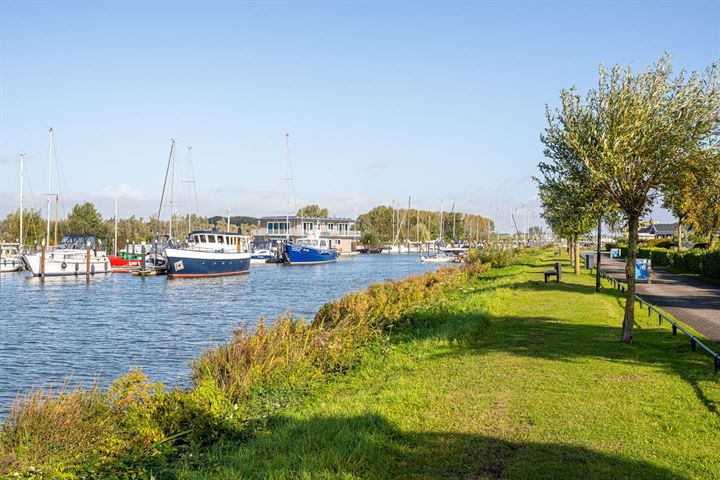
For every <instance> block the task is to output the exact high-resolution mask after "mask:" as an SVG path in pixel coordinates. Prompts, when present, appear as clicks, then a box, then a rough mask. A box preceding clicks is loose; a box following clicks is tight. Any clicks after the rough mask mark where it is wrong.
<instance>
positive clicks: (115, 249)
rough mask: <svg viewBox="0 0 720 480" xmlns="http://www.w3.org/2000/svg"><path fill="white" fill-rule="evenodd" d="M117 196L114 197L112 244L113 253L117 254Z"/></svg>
mask: <svg viewBox="0 0 720 480" xmlns="http://www.w3.org/2000/svg"><path fill="white" fill-rule="evenodd" d="M117 215H118V212H117V197H115V238H114V244H113V255H117V231H118V217H117Z"/></svg>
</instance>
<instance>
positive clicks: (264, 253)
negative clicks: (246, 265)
mask: <svg viewBox="0 0 720 480" xmlns="http://www.w3.org/2000/svg"><path fill="white" fill-rule="evenodd" d="M273 258H275V255H274V254H273V252H272V251H271V250H269V249H267V248H261V249H258V250H253V252H252V255H251V256H250V265H263V264H266V263H268V260H271V259H273Z"/></svg>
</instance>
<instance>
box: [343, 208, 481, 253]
mask: <svg viewBox="0 0 720 480" xmlns="http://www.w3.org/2000/svg"><path fill="white" fill-rule="evenodd" d="M442 217H443V223H444V224H445V227H444V229H443V230H444V233H443V235H442V238H443V240H445V241H449V240H452V239H458V240H460V239H463V240H469V241H473V242H480V241H483V240H489V239H490V235H491V234H492V232H493V230H494V229H495V224H494V223H493V221H492V220H490V219H489V218H486V217H482V216H480V215H471V214H467V213H461V212H454V213H449V212H444V213H443V215H442ZM356 229H357V230H359V231H361V232H363V238H362V242H363V243H367V244H381V243H392V242H393V241H395V240H397V241H398V242H399V243H406V242H415V241H421V242H424V241H428V240H435V239H438V238H440V236H441V235H440V212H433V211H428V210H415V209H410V210H407V209H393V208H391V207H387V206H379V207H375V208H373V209H372V210H370V211H369V212H367V213H364V214H362V215H360V216H359V217H358V219H357V226H356Z"/></svg>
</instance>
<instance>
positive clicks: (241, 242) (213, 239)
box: [188, 230, 250, 253]
mask: <svg viewBox="0 0 720 480" xmlns="http://www.w3.org/2000/svg"><path fill="white" fill-rule="evenodd" d="M188 244H189V245H190V248H191V249H194V250H205V251H212V252H226V253H231V252H239V253H245V252H248V253H249V252H250V237H248V236H246V235H240V234H237V233H230V232H218V231H217V230H198V231H195V232H191V233H190V234H189V235H188Z"/></svg>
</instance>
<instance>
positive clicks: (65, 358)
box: [0, 255, 436, 412]
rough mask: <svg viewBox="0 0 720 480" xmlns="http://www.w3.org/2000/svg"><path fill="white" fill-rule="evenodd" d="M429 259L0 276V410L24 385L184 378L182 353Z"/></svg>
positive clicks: (186, 356)
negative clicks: (245, 271)
mask: <svg viewBox="0 0 720 480" xmlns="http://www.w3.org/2000/svg"><path fill="white" fill-rule="evenodd" d="M434 268H436V267H434V266H432V265H428V264H423V263H421V262H420V261H419V259H418V257H417V256H416V255H362V256H356V257H351V258H342V259H341V260H340V261H338V262H337V263H332V264H326V265H308V266H281V265H260V266H257V267H256V266H253V267H251V273H250V275H243V276H235V277H220V278H207V279H176V280H169V279H167V278H165V277H135V276H130V275H127V274H113V275H107V276H99V277H95V278H92V279H91V280H90V281H86V280H85V278H75V277H54V278H47V279H45V280H41V279H38V278H32V277H30V276H28V274H26V273H14V274H3V276H2V279H1V280H0V412H4V411H6V410H7V408H8V407H9V405H10V404H11V402H12V400H13V399H14V398H15V395H16V394H17V393H18V391H23V390H26V389H28V388H29V387H32V386H36V387H38V386H46V385H50V384H54V385H59V384H62V382H63V381H64V380H65V379H66V378H67V377H68V376H71V377H72V383H83V384H87V383H89V382H91V381H92V380H93V379H94V378H95V377H98V376H99V378H100V380H101V383H102V384H103V385H106V384H107V382H108V381H109V380H111V379H113V378H114V377H117V376H118V375H122V374H124V373H125V372H127V371H128V369H130V368H132V367H136V366H137V367H141V368H142V369H143V370H144V371H145V372H146V373H147V374H148V375H149V376H150V377H151V378H152V379H154V380H161V381H163V382H165V383H167V384H169V385H174V384H187V381H188V373H189V362H190V360H191V359H192V358H194V357H197V356H198V355H199V354H200V353H201V352H202V351H203V350H204V349H206V348H207V347H209V346H211V345H214V344H217V343H220V342H224V341H226V340H227V339H228V338H229V337H230V334H231V332H232V330H233V329H234V328H237V327H240V326H246V327H249V328H252V327H253V326H254V325H255V324H256V323H257V320H258V318H259V317H260V316H261V315H265V316H266V317H268V318H274V317H275V316H276V315H278V314H280V313H284V312H285V311H286V310H287V309H288V308H290V309H292V312H293V314H294V315H295V316H303V317H305V318H312V317H313V316H314V314H315V312H317V310H318V309H319V308H320V306H322V305H323V304H324V303H325V302H327V301H329V300H332V299H334V298H338V297H340V296H342V295H343V294H345V293H347V292H350V291H352V290H357V289H360V288H363V287H365V286H367V285H368V284H370V283H373V282H380V281H383V280H387V279H393V278H401V277H405V276H407V275H410V274H413V273H418V272H422V271H425V270H428V269H434Z"/></svg>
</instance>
